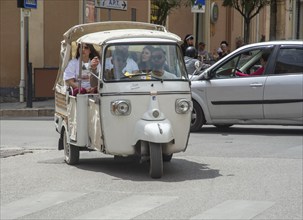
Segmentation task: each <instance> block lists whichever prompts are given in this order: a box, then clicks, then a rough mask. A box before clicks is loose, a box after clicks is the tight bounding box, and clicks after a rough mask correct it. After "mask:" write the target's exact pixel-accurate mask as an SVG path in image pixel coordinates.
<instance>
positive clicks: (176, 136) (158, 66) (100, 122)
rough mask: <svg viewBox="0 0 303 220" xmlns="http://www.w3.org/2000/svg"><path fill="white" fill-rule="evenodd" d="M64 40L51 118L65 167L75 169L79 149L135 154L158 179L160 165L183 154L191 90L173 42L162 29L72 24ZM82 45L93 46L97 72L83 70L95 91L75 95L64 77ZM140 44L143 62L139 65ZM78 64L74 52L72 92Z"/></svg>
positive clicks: (137, 25) (119, 24) (174, 37)
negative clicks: (147, 54)
mask: <svg viewBox="0 0 303 220" xmlns="http://www.w3.org/2000/svg"><path fill="white" fill-rule="evenodd" d="M63 36H64V40H63V41H62V42H61V51H60V57H61V62H60V67H59V71H58V76H57V79H56V84H55V119H54V120H55V125H56V130H57V132H58V133H59V134H60V137H59V144H58V149H59V150H64V155H65V161H66V163H67V164H70V165H73V164H77V163H78V162H79V151H85V150H86V151H100V152H103V153H105V154H109V155H114V156H122V157H127V156H138V158H140V160H141V161H143V162H147V163H150V166H149V167H150V168H149V173H150V176H151V177H152V178H160V177H161V176H162V175H163V161H170V160H171V158H172V155H173V154H174V153H177V152H182V151H185V150H186V148H187V144H188V139H189V133H190V121H191V112H192V101H191V91H190V82H189V79H188V76H187V73H186V69H185V65H184V60H183V56H182V52H181V49H180V44H181V43H182V41H181V39H180V37H178V36H177V35H175V34H173V33H170V32H168V31H167V30H166V28H165V27H164V26H160V25H155V24H149V23H141V22H97V23H90V24H83V25H77V26H74V27H72V28H70V29H69V30H68V31H67V32H66V33H65V34H64V35H63ZM84 44H85V45H88V44H89V45H93V47H94V48H95V50H96V51H97V52H98V54H99V58H100V59H99V60H100V67H99V68H98V71H91V72H90V81H91V83H92V82H94V83H95V90H96V93H84V94H82V93H81V94H80V93H78V94H77V95H75V94H73V93H72V92H71V90H70V87H69V86H67V85H66V82H65V80H64V74H65V69H66V67H67V65H68V63H69V61H70V60H71V59H75V55H76V53H77V48H79V46H80V49H81V48H82V45H84ZM146 47H148V48H150V49H151V51H150V60H149V62H150V65H149V66H148V68H147V67H146V65H145V68H141V62H143V61H142V56H143V53H144V51H145V50H144V48H146ZM121 48H124V49H121ZM119 54H120V62H122V63H123V62H124V63H123V64H119V63H118V62H119V59H118V58H119ZM81 59H82V54H81V53H80V57H79V58H78V60H79V65H77V68H79V69H78V70H77V71H78V74H79V77H77V80H79V87H80V88H79V91H81V74H83V68H82V66H83V65H82V61H81ZM119 65H120V68H119V67H117V66H119ZM86 69H89V68H86ZM86 74H87V72H86Z"/></svg>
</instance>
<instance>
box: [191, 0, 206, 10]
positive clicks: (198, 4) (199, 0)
mask: <svg viewBox="0 0 303 220" xmlns="http://www.w3.org/2000/svg"><path fill="white" fill-rule="evenodd" d="M191 12H193V13H205V0H195V2H194V5H193V6H192V7H191Z"/></svg>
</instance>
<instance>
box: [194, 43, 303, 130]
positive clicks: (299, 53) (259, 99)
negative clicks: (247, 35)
mask: <svg viewBox="0 0 303 220" xmlns="http://www.w3.org/2000/svg"><path fill="white" fill-rule="evenodd" d="M265 54H267V57H266V58H264V55H265ZM265 59H267V61H266V60H265ZM191 87H192V99H193V113H192V122H191V131H198V130H200V129H201V127H202V126H203V124H210V125H215V126H217V127H220V128H225V127H229V126H231V125H233V124H263V125H303V42H302V41H272V42H263V43H256V44H250V45H246V46H243V47H241V48H239V49H237V50H235V51H234V52H232V53H230V54H229V55H227V56H226V57H224V58H222V59H221V60H219V61H218V62H216V63H215V64H214V65H212V66H211V67H209V68H208V69H206V70H205V71H203V72H202V73H201V74H199V75H194V76H193V77H192V82H191Z"/></svg>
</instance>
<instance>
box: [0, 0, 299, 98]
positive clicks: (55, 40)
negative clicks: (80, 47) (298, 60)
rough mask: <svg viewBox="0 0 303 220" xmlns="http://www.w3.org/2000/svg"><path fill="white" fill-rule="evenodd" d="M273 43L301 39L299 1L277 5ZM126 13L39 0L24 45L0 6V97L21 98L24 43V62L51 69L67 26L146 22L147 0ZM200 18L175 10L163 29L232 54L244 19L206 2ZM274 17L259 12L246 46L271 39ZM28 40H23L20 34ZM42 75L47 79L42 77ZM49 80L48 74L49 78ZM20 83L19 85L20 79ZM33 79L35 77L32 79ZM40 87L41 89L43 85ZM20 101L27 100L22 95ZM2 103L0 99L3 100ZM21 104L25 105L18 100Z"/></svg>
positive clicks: (19, 20) (19, 25) (10, 10)
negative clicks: (225, 46) (223, 47)
mask: <svg viewBox="0 0 303 220" xmlns="http://www.w3.org/2000/svg"><path fill="white" fill-rule="evenodd" d="M276 1H277V10H276V19H275V22H276V24H275V29H274V30H275V32H274V35H275V36H274V38H275V39H276V40H278V39H302V37H303V34H302V24H303V22H302V21H303V16H302V14H303V0H276ZM126 2H127V10H113V9H106V8H96V7H95V1H94V0H73V1H64V0H60V1H58V0H48V1H43V0H38V7H37V9H32V10H31V12H30V15H29V17H28V24H29V26H28V40H25V42H24V39H23V36H24V34H23V33H24V30H25V29H26V28H27V27H26V24H27V18H26V17H25V19H23V13H26V12H23V10H22V9H20V8H17V2H16V1H14V0H12V1H0V29H1V30H0V40H1V42H0V91H1V97H4V96H8V97H17V98H18V97H20V93H25V92H24V88H25V87H26V83H25V82H26V75H27V73H26V68H24V65H25V64H24V63H26V62H25V58H24V56H25V55H26V54H25V55H24V53H25V51H24V48H25V46H26V44H27V43H28V54H29V62H31V63H32V67H33V76H34V77H36V75H35V69H37V68H40V69H45V70H48V69H56V68H58V65H59V52H60V42H61V40H62V35H63V33H64V32H65V31H67V30H68V29H69V28H70V27H71V26H74V25H77V24H79V23H89V22H99V21H108V20H112V21H119V20H123V21H140V22H150V21H151V19H152V17H151V5H152V1H151V0H127V1H126ZM205 2H206V4H205V11H204V13H193V12H192V11H191V7H185V6H182V7H181V8H178V9H174V10H173V11H172V12H171V13H170V14H169V16H168V18H167V23H166V26H167V29H168V30H169V31H170V32H173V33H175V34H177V35H179V36H180V37H181V38H182V39H183V38H184V36H185V35H186V34H193V35H194V36H195V39H196V43H198V42H200V41H203V42H205V43H206V48H207V50H208V51H210V52H212V53H215V51H216V49H217V48H218V47H219V44H220V42H221V41H223V40H226V41H227V42H229V49H230V50H231V51H232V50H234V49H235V48H236V39H238V38H242V37H243V31H244V28H243V27H244V22H243V17H242V16H241V15H240V13H239V12H238V11H236V10H235V9H234V8H227V7H223V6H222V1H221V0H207V1H205ZM272 16H273V13H272V10H271V7H270V6H266V7H264V8H263V9H262V10H261V11H260V13H259V14H258V15H257V16H255V17H254V18H253V19H252V22H251V27H250V29H251V34H250V35H251V36H250V39H251V40H250V41H251V42H250V43H253V42H258V41H260V39H261V37H262V35H264V36H265V40H270V39H271V38H272V37H271V35H272V33H273V32H272V31H271V30H272V29H271V23H272V19H271V17H272ZM25 35H26V36H27V34H25ZM45 74H48V73H47V71H46V72H45ZM52 74H53V73H52ZM23 78H24V79H23ZM37 78H38V77H37ZM33 82H34V85H33V89H35V88H36V86H37V85H38V84H47V85H51V86H52V85H53V83H54V82H53V81H52V80H48V81H43V80H42V81H41V80H40V81H35V79H34V81H33ZM42 87H43V85H42ZM24 96H26V95H25V94H24ZM2 100H3V99H2ZM2 100H1V101H2ZM20 101H24V100H23V98H21V97H20Z"/></svg>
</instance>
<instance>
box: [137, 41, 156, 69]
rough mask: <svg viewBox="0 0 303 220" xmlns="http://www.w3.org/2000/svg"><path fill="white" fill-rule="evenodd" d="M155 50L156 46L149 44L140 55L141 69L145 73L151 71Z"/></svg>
mask: <svg viewBox="0 0 303 220" xmlns="http://www.w3.org/2000/svg"><path fill="white" fill-rule="evenodd" d="M153 51H154V47H153V46H151V45H147V46H145V47H144V48H143V50H142V52H141V55H140V61H139V64H138V66H139V70H140V71H142V72H145V73H148V72H150V71H151V69H152V67H151V55H152V52H153Z"/></svg>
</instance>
